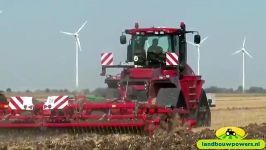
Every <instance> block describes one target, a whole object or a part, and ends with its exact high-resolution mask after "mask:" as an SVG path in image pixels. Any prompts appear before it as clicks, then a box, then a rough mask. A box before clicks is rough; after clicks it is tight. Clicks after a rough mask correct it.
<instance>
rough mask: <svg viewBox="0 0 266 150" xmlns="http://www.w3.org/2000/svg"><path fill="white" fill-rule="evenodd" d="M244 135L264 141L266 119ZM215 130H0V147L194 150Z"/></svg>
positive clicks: (247, 128)
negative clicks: (11, 131)
mask: <svg viewBox="0 0 266 150" xmlns="http://www.w3.org/2000/svg"><path fill="white" fill-rule="evenodd" d="M242 128H243V129H244V130H245V131H246V133H248V136H247V137H246V139H263V140H265V141H266V136H265V135H266V123H263V124H260V125H258V124H249V125H248V126H245V127H242ZM214 138H215V130H210V129H203V130H201V131H198V132H192V131H189V130H185V129H176V130H175V131H173V132H171V133H167V132H165V131H163V130H157V131H156V132H155V133H154V134H153V135H150V136H146V135H136V134H107V135H101V134H95V133H79V134H70V133H54V134H52V133H49V134H34V135H33V134H29V135H27V133H23V134H21V133H19V134H14V133H13V134H0V149H8V150H15V149H25V150H26V149H27V150H31V149H40V150H42V149H45V150H46V149H52V150H53V149H64V150H83V149H88V150H102V149H104V150H105V149H106V150H107V149H117V150H127V149H132V150H172V149H173V150H177V149H178V150H190V149H191V150H194V149H197V148H196V141H197V140H199V139H214Z"/></svg>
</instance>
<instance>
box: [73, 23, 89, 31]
mask: <svg viewBox="0 0 266 150" xmlns="http://www.w3.org/2000/svg"><path fill="white" fill-rule="evenodd" d="M86 24H87V21H85V22H84V23H83V24H82V25H81V27H80V28H79V29H78V31H77V32H76V33H79V32H80V31H81V29H82V28H83V27H84V26H85V25H86Z"/></svg>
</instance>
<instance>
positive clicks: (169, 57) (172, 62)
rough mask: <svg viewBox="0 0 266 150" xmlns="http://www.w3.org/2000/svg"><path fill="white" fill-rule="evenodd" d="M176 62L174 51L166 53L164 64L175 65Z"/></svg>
mask: <svg viewBox="0 0 266 150" xmlns="http://www.w3.org/2000/svg"><path fill="white" fill-rule="evenodd" d="M177 64H178V56H177V54H176V53H170V52H167V53H166V65H177Z"/></svg>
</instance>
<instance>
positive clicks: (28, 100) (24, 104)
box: [8, 96, 33, 110]
mask: <svg viewBox="0 0 266 150" xmlns="http://www.w3.org/2000/svg"><path fill="white" fill-rule="evenodd" d="M8 106H9V107H10V108H11V110H33V104H32V97H19V96H16V97H11V98H10V99H9V104H8Z"/></svg>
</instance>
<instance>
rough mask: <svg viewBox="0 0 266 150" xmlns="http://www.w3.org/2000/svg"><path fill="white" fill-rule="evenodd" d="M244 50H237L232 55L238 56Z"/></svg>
mask: <svg viewBox="0 0 266 150" xmlns="http://www.w3.org/2000/svg"><path fill="white" fill-rule="evenodd" d="M241 51H242V50H237V51H235V52H234V53H233V54H232V55H235V54H238V53H240V52H241Z"/></svg>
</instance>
